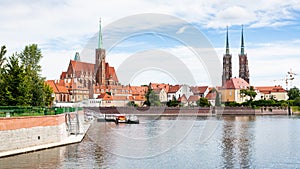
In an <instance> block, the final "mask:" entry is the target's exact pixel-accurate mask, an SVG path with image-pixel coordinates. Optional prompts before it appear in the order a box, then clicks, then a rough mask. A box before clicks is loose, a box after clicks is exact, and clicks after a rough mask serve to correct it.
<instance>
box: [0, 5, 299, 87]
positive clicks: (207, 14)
mask: <svg viewBox="0 0 300 169" xmlns="http://www.w3.org/2000/svg"><path fill="white" fill-rule="evenodd" d="M0 11H1V13H0V20H1V24H0V37H1V41H0V42H1V43H0V45H6V47H7V48H8V53H7V57H8V56H10V55H11V54H12V53H13V52H16V51H21V50H22V49H23V48H24V47H25V45H28V44H32V43H36V44H38V45H39V47H40V48H41V49H42V53H43V59H42V61H41V64H42V69H43V71H42V75H43V76H45V77H46V78H47V79H58V78H59V75H60V73H61V71H66V69H67V66H68V63H69V60H70V59H73V58H74V55H75V52H80V53H82V60H87V61H93V60H94V54H85V53H84V52H83V51H85V50H86V48H87V44H88V43H89V42H92V43H91V45H90V48H96V47H97V33H98V30H99V18H101V20H102V28H103V45H104V47H107V44H108V43H109V39H110V38H112V36H113V33H116V32H118V33H121V34H128V33H130V34H131V35H132V34H134V33H135V32H134V31H135V30H141V29H146V28H145V23H146V21H145V19H144V18H141V19H140V20H139V19H136V20H134V21H132V22H131V21H130V20H129V19H130V18H131V16H132V15H137V14H144V13H158V14H166V15H169V16H174V17H176V18H179V19H182V20H183V21H185V22H186V23H189V24H191V25H188V26H186V25H185V24H182V23H180V24H177V25H176V23H177V22H172V23H171V21H170V23H168V24H165V23H164V22H160V20H159V19H160V18H158V21H157V24H153V23H151V24H149V25H147V26H146V27H147V29H151V30H153V31H154V32H156V31H158V30H167V31H170V32H171V31H175V32H176V34H185V36H190V37H189V38H190V39H193V38H195V36H194V34H193V33H191V31H190V29H189V28H190V27H191V26H192V27H195V28H197V29H198V30H199V31H200V32H201V33H202V34H203V35H204V37H206V39H207V41H208V42H210V44H211V46H212V47H213V49H214V50H215V51H216V54H217V56H218V58H219V59H220V63H221V59H222V56H223V54H224V52H225V33H226V26H228V27H229V43H230V52H231V53H232V56H233V60H232V61H233V76H238V54H239V53H240V38H241V36H240V35H241V25H244V39H245V51H246V53H247V55H248V60H249V69H250V81H251V85H255V86H265V85H279V84H280V85H283V86H284V87H285V83H284V81H282V79H284V78H285V77H286V74H287V72H288V71H289V70H290V69H292V71H293V72H296V73H299V74H300V66H299V64H300V33H299V32H300V1H298V0H288V1H287V0H251V1H240V0H231V1H228V0H226V1H223V0H209V1H208V0H205V1H204V0H198V1H195V0H194V1H181V0H173V1H170V2H167V1H160V0H153V1H146V0H132V1H117V0H110V1H88V0H72V1H71V0H70V1H64V0H53V1H39V0H36V1H35V0H14V1H11V0H0ZM124 18H127V20H126V19H125V20H126V21H127V22H123V24H124V23H126V25H124V29H118V30H113V29H112V27H111V25H114V23H116V22H117V23H118V22H119V21H120V20H122V19H123V21H124ZM151 19H152V20H153V18H151ZM170 25H172V28H173V29H174V30H172V29H170ZM108 27H109V29H108ZM126 28H127V29H126ZM175 29H176V30H175ZM91 40H92V41H91ZM195 42H196V41H195ZM191 44H192V45H191V47H192V48H197V47H199V46H197V45H195V44H194V43H192V42H191ZM110 47H111V46H110ZM189 47H190V46H187V44H184V45H183V43H178V42H177V41H174V40H172V38H170V37H164V36H162V35H155V34H154V35H152V34H143V35H135V36H130V38H128V39H125V40H122V41H121V42H119V43H118V44H115V46H114V48H113V49H111V50H110V51H108V54H107V61H108V62H109V63H110V65H111V66H114V67H115V69H116V70H117V69H118V67H119V66H120V65H121V66H122V63H123V62H125V61H126V59H128V58H129V57H130V56H132V55H134V56H140V55H139V54H140V53H141V52H143V51H147V50H152V49H156V50H161V51H166V52H169V53H172V54H173V55H176V57H177V58H179V60H181V62H182V63H183V65H185V66H186V67H187V68H188V69H189V71H190V72H191V73H192V75H193V77H194V79H195V83H196V84H198V85H205V84H210V80H209V78H208V76H209V75H207V71H206V69H207V68H206V67H205V66H204V65H203V62H201V61H199V60H195V58H194V56H193V54H192V53H191V51H190V50H189ZM146 53H147V52H146ZM158 54H159V52H158ZM162 59H163V58H162ZM164 61H165V60H164ZM145 62H146V61H145ZM147 62H148V60H147ZM134 64H137V63H134ZM134 64H133V65H130V66H134ZM123 66H124V64H123ZM122 70H123V69H122ZM153 71H156V73H153ZM153 71H152V72H151V71H149V69H147V70H144V71H142V72H139V73H138V74H135V76H134V78H132V79H131V80H130V82H131V83H133V84H147V83H148V81H156V82H165V83H176V82H180V80H176V79H174V76H172V74H170V73H169V74H168V72H164V71H158V69H155V70H153ZM159 72H160V73H159ZM199 72H200V73H199ZM147 79H148V81H147ZM274 80H277V81H274ZM292 85H294V86H295V85H296V86H297V87H300V75H296V76H295V80H294V81H293V84H292Z"/></svg>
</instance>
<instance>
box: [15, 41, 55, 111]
mask: <svg viewBox="0 0 300 169" xmlns="http://www.w3.org/2000/svg"><path fill="white" fill-rule="evenodd" d="M19 57H20V60H21V62H22V64H23V65H24V67H25V72H26V75H27V76H29V77H30V80H29V83H30V86H31V92H32V100H31V105H32V106H46V105H47V104H48V103H47V104H46V102H48V101H47V99H49V95H51V94H52V93H46V92H50V91H49V90H46V89H45V87H47V86H45V83H44V81H45V78H42V77H41V76H40V73H41V66H40V65H39V62H40V60H41V59H42V57H43V56H42V52H41V50H40V49H39V48H38V46H37V45H36V44H32V45H29V46H26V47H25V48H24V50H23V51H22V52H21V53H20V54H19Z"/></svg>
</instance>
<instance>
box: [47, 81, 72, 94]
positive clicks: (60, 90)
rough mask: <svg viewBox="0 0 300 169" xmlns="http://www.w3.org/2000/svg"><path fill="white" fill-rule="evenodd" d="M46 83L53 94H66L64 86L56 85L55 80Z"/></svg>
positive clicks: (66, 90)
mask: <svg viewBox="0 0 300 169" xmlns="http://www.w3.org/2000/svg"><path fill="white" fill-rule="evenodd" d="M46 83H47V84H48V85H49V86H50V87H51V88H52V89H53V92H54V93H68V89H67V88H66V86H65V85H64V84H60V83H56V82H55V80H47V81H46Z"/></svg>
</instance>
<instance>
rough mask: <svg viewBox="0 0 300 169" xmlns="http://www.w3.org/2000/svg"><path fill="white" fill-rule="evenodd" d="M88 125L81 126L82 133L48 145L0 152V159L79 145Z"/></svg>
mask: <svg viewBox="0 0 300 169" xmlns="http://www.w3.org/2000/svg"><path fill="white" fill-rule="evenodd" d="M89 127H90V124H84V125H83V130H84V132H83V133H80V134H78V135H77V136H76V135H70V136H69V137H67V138H66V139H64V140H62V141H60V142H56V143H49V144H43V145H38V146H33V147H27V148H22V149H16V150H11V151H5V152H0V157H6V156H12V155H17V154H23V153H28V152H33V151H38V150H43V149H48V148H53V147H59V146H63V145H68V144H74V143H80V142H81V141H82V140H83V138H84V136H85V134H86V132H87V130H88V129H89Z"/></svg>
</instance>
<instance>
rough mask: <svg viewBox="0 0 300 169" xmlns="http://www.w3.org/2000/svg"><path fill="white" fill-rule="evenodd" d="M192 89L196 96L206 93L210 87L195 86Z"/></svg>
mask: <svg viewBox="0 0 300 169" xmlns="http://www.w3.org/2000/svg"><path fill="white" fill-rule="evenodd" d="M191 89H192V92H193V93H194V94H204V93H205V91H206V90H207V89H208V86H195V87H191Z"/></svg>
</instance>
